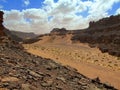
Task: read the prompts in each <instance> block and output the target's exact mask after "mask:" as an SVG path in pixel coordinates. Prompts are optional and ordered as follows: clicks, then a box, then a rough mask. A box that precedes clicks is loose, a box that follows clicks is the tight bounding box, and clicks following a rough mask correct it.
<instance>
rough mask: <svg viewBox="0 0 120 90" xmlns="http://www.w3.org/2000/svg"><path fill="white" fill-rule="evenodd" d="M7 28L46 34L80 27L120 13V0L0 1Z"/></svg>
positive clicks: (85, 26) (0, 8)
mask: <svg viewBox="0 0 120 90" xmlns="http://www.w3.org/2000/svg"><path fill="white" fill-rule="evenodd" d="M0 10H2V11H4V13H5V14H4V23H3V24H4V26H5V27H6V28H8V29H9V30H15V31H22V32H34V33H36V34H43V33H49V32H50V31H51V30H52V29H53V28H66V29H68V30H76V29H83V28H87V27H88V26H89V22H90V21H97V20H99V19H102V18H104V17H109V16H110V15H118V14H120V0H0Z"/></svg>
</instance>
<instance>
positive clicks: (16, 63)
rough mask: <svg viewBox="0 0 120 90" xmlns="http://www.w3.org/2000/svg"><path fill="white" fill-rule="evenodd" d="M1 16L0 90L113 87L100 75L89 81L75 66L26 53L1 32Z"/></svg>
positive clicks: (60, 89)
mask: <svg viewBox="0 0 120 90" xmlns="http://www.w3.org/2000/svg"><path fill="white" fill-rule="evenodd" d="M0 15H1V18H0V20H1V22H0V25H1V27H0V42H1V43H0V90H98V89H99V90H116V89H115V88H114V87H112V86H109V85H107V84H103V83H101V82H100V80H99V78H96V79H94V80H91V79H89V78H87V77H86V76H84V75H82V74H80V73H78V72H77V70H76V69H74V68H71V67H69V66H62V65H61V64H58V63H56V62H54V61H52V60H50V59H46V58H42V57H38V56H35V55H32V54H30V53H27V52H26V51H25V50H24V48H23V47H22V46H21V45H20V44H18V43H17V42H15V41H12V40H11V39H10V38H8V36H7V35H6V34H5V33H4V31H3V29H5V28H4V26H3V25H2V21H3V18H2V15H3V12H0ZM3 37H4V38H3Z"/></svg>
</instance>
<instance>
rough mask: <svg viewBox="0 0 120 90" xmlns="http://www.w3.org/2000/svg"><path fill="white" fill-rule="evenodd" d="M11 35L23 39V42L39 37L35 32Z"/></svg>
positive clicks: (18, 32)
mask: <svg viewBox="0 0 120 90" xmlns="http://www.w3.org/2000/svg"><path fill="white" fill-rule="evenodd" d="M11 33H12V34H14V35H16V36H18V37H20V38H22V39H23V40H25V39H31V38H35V37H36V36H38V35H36V34H35V33H33V32H21V31H11Z"/></svg>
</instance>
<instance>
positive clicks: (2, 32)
mask: <svg viewBox="0 0 120 90" xmlns="http://www.w3.org/2000/svg"><path fill="white" fill-rule="evenodd" d="M3 14H4V13H3V12H2V11H0V37H2V36H5V33H4V31H3V30H4V26H3V25H2V23H3Z"/></svg>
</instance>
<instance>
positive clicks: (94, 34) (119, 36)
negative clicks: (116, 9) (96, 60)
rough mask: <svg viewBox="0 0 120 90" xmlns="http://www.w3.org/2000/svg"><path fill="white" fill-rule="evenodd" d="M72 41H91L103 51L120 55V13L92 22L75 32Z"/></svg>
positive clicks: (90, 42) (91, 44)
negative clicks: (80, 30)
mask: <svg viewBox="0 0 120 90" xmlns="http://www.w3.org/2000/svg"><path fill="white" fill-rule="evenodd" d="M72 41H73V42H76V41H80V42H83V43H89V45H90V46H92V47H93V46H94V47H98V48H99V49H100V50H101V51H102V52H108V53H109V54H111V55H115V56H119V57H120V15H118V16H111V17H110V18H104V19H101V20H99V21H97V22H92V23H91V22H90V25H89V28H88V29H86V30H84V31H82V32H80V33H76V34H74V36H73V37H72Z"/></svg>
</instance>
